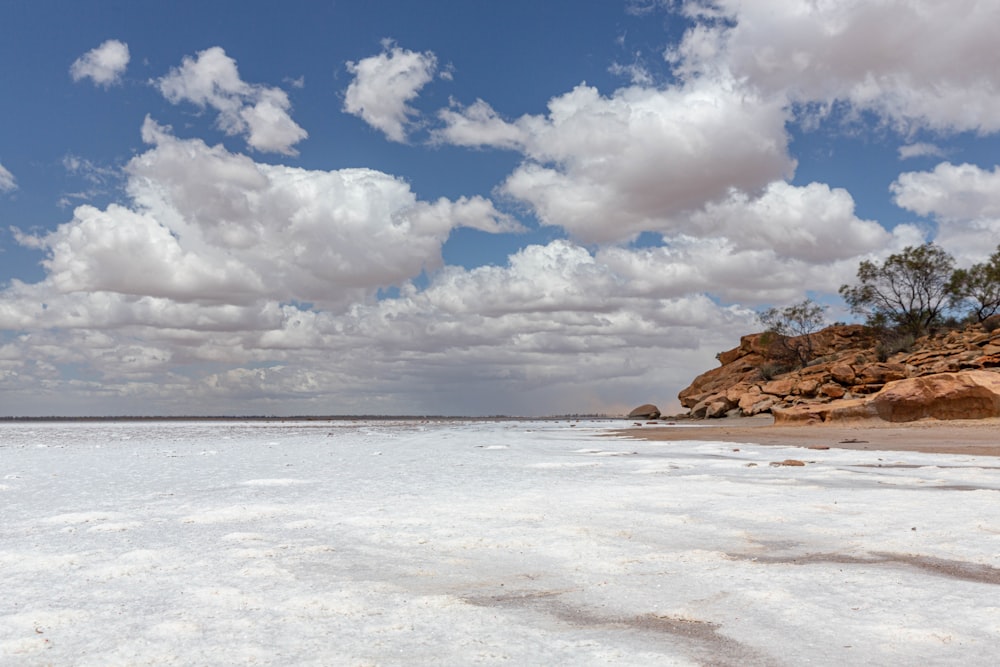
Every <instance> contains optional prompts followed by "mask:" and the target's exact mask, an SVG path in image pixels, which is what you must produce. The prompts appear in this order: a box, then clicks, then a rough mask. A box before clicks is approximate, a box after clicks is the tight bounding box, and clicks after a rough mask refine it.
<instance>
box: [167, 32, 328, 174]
mask: <svg viewBox="0 0 1000 667" xmlns="http://www.w3.org/2000/svg"><path fill="white" fill-rule="evenodd" d="M156 85H157V88H158V89H159V91H160V93H161V94H162V95H163V96H164V97H165V98H166V99H167V100H168V101H169V102H170V103H172V104H180V103H181V102H191V103H193V104H196V105H197V106H199V107H202V108H205V107H211V108H213V109H215V110H216V111H218V112H219V116H218V126H219V128H220V129H221V130H223V131H224V132H225V133H226V134H229V135H241V136H244V137H245V138H246V141H247V144H248V145H249V146H250V147H251V148H253V149H255V150H259V151H264V152H276V153H284V154H286V155H294V154H295V153H296V151H295V149H294V148H293V146H294V145H295V144H297V143H298V142H300V141H302V140H303V139H305V138H306V137H308V136H309V135H308V133H307V132H306V131H305V130H304V129H302V128H301V127H299V125H298V124H296V123H295V121H293V120H292V118H291V116H290V115H289V111H290V109H291V106H292V105H291V102H290V101H289V99H288V94H287V93H285V91H283V90H281V89H280V88H274V87H268V86H262V85H258V84H250V83H247V82H245V81H243V79H242V78H241V77H240V74H239V70H238V68H237V66H236V61H235V60H233V59H232V58H230V57H229V56H228V55H226V52H225V51H224V50H223V49H222V48H221V47H218V46H214V47H212V48H209V49H205V50H204V51H199V52H198V54H197V55H196V56H195V57H194V58H192V57H190V56H186V57H185V58H184V59H183V60H182V62H181V65H180V67H175V68H173V69H171V70H170V72H169V73H168V74H167V75H166V76H164V77H162V78H160V79H158V80H157V81H156Z"/></svg>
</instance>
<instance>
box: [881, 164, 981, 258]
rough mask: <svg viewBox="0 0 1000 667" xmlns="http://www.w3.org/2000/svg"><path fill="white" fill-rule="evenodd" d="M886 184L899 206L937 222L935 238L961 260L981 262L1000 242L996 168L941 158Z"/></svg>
mask: <svg viewBox="0 0 1000 667" xmlns="http://www.w3.org/2000/svg"><path fill="white" fill-rule="evenodd" d="M890 188H891V190H892V193H893V196H894V201H895V202H896V205H897V206H901V207H902V208H905V209H907V210H909V211H913V212H914V213H916V214H918V215H922V216H931V217H933V218H934V219H935V220H936V221H937V225H938V233H937V237H936V239H935V242H937V243H938V244H939V245H941V246H942V247H944V248H945V249H946V250H948V251H949V252H951V253H952V254H953V255H955V256H956V258H957V259H958V260H959V261H960V263H970V262H976V261H982V260H983V259H984V257H983V255H984V252H985V253H986V254H988V251H990V250H993V249H994V248H995V245H994V244H995V243H1000V167H994V168H993V169H992V170H988V169H983V168H982V167H978V166H976V165H973V164H952V163H950V162H942V163H941V164H939V165H937V166H936V167H935V168H934V169H933V170H932V171H911V172H906V173H904V174H900V176H899V178H897V179H896V181H895V182H894V183H893V184H892V185H891V186H890Z"/></svg>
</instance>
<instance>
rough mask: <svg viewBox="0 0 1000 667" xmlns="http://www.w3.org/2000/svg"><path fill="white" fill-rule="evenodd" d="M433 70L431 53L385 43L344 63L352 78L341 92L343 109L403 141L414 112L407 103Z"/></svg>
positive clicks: (417, 92) (432, 74) (427, 79)
mask: <svg viewBox="0 0 1000 667" xmlns="http://www.w3.org/2000/svg"><path fill="white" fill-rule="evenodd" d="M436 70H437V58H436V57H435V55H434V54H433V53H430V52H424V53H418V52H416V51H409V50H406V49H403V48H400V47H398V46H392V45H391V43H390V42H386V43H384V48H383V51H382V53H380V54H378V55H375V56H370V57H368V58H363V59H361V60H359V61H357V62H348V63H347V71H348V72H350V73H351V74H353V75H354V80H353V81H352V82H351V84H350V85H349V86H348V87H347V90H346V91H345V93H344V107H343V108H344V111H346V112H347V113H349V114H353V115H355V116H359V117H360V118H361V119H363V120H364V121H365V122H366V123H368V124H369V125H371V126H372V127H374V128H375V129H377V130H379V131H381V132H384V133H385V135H386V137H388V138H389V139H390V140H392V141H397V142H405V141H406V138H407V134H408V131H409V127H410V125H411V124H412V118H413V117H414V116H416V115H417V112H416V110H415V109H413V108H412V107H411V106H409V104H408V102H410V101H411V100H413V99H415V98H416V97H417V95H419V94H420V90H421V89H422V88H423V87H424V86H425V85H427V84H428V83H429V82H430V81H431V80H432V79H433V78H434V73H435V71H436Z"/></svg>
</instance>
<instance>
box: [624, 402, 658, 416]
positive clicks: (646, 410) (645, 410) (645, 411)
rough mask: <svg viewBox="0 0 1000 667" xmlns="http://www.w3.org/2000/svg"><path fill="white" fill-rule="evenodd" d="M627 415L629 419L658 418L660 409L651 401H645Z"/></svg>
mask: <svg viewBox="0 0 1000 667" xmlns="http://www.w3.org/2000/svg"><path fill="white" fill-rule="evenodd" d="M628 417H629V419H659V418H660V409H659V408H658V407H656V406H655V405H653V404H652V403H646V404H645V405H640V406H639V407H637V408H636V409H635V410H633V411H632V412H630V413H628Z"/></svg>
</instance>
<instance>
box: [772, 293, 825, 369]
mask: <svg viewBox="0 0 1000 667" xmlns="http://www.w3.org/2000/svg"><path fill="white" fill-rule="evenodd" d="M825 313H826V306H822V305H820V304H818V303H816V302H815V301H813V300H812V299H806V300H805V301H803V302H802V303H796V304H794V305H791V306H788V307H786V308H781V309H778V308H768V309H767V310H765V311H763V312H762V313H758V315H757V317H758V318H759V319H760V321H761V324H763V325H764V326H765V327H767V331H768V332H769V333H772V334H774V335H775V336H776V337H777V343H778V344H779V345H780V346H781V347H782V348H783V349H784V350H785V351H786V352H787V353H788V354H789V356H794V358H795V360H796V361H797V362H798V364H799V365H800V366H804V365H805V364H807V363H809V362H810V361H812V360H813V358H814V357H815V354H814V352H813V336H812V335H813V334H814V333H816V332H817V331H819V330H820V329H822V328H823V325H824V323H825V319H826V318H825Z"/></svg>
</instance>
